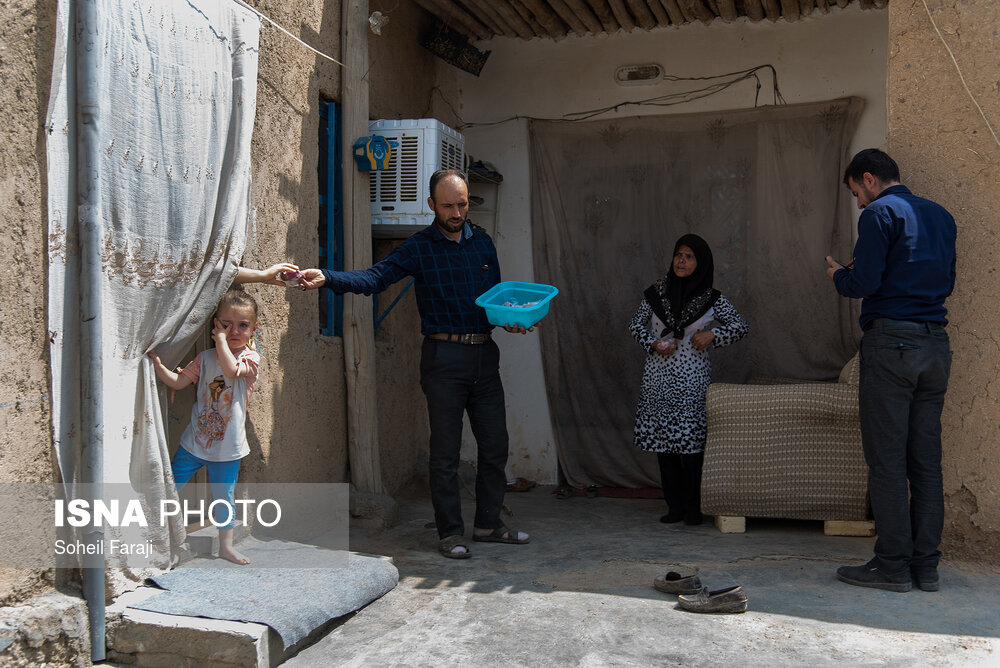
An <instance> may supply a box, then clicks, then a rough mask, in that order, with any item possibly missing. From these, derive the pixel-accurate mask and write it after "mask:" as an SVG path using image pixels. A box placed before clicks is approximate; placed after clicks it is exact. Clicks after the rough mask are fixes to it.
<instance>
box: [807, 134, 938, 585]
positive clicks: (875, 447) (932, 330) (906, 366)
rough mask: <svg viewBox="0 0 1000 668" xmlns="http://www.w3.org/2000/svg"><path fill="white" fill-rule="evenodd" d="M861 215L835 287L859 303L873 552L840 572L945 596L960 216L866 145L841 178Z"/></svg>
mask: <svg viewBox="0 0 1000 668" xmlns="http://www.w3.org/2000/svg"><path fill="white" fill-rule="evenodd" d="M844 183H845V184H846V185H847V187H848V188H850V190H851V192H852V193H853V194H854V196H855V198H857V201H858V208H860V209H862V212H861V217H860V218H859V219H858V241H857V244H856V245H855V247H854V258H853V260H852V261H851V262H849V263H848V264H847V265H844V266H842V265H840V264H838V263H837V262H836V261H834V260H833V258H831V257H827V258H826V261H827V265H828V267H827V271H826V273H827V274H828V275H829V276H830V278H831V279H833V282H834V284H835V285H836V288H837V292H838V293H840V294H841V295H843V296H844V297H852V298H855V299H862V300H863V301H862V302H861V329H862V331H863V332H864V334H863V335H862V338H861V378H860V385H859V389H858V403H859V407H860V416H861V438H862V443H863V447H864V453H865V460H866V461H867V463H868V469H869V493H870V494H871V504H872V514H873V515H874V516H875V529H876V532H877V533H878V538H877V539H876V542H875V557H874V558H873V559H872V560H871V561H869V562H868V563H867V564H864V565H861V566H842V567H840V568H838V569H837V578H838V579H840V580H841V581H843V582H847V583H849V584H853V585H858V586H861V587H876V588H878V589H886V590H889V591H909V590H910V588H911V586H912V583H915V584H916V585H917V586H918V587H919V588H920V589H923V590H925V591H936V590H937V589H938V586H939V585H938V573H937V565H938V561H939V559H940V557H941V552H940V550H939V549H938V546H939V545H940V543H941V530H942V527H943V525H944V491H943V484H942V477H941V410H942V407H943V405H944V396H945V392H946V390H947V389H948V375H949V373H950V370H951V348H950V346H949V343H948V334H947V332H946V331H945V325H947V324H948V320H947V318H946V315H947V309H945V306H944V301H945V299H946V298H947V297H948V295H950V294H951V291H952V288H953V287H954V285H955V236H956V229H955V221H954V219H953V218H952V217H951V214H949V213H948V212H947V211H946V210H945V209H944V208H943V207H941V206H940V205H938V204H935V203H934V202H931V201H930V200H926V199H922V198H920V197H916V196H915V195H913V194H912V193H910V191H909V189H907V188H906V186H903V185H901V184H900V182H899V167H897V165H896V163H895V162H894V161H893V159H892V158H890V157H889V156H888V155H887V154H885V153H883V152H882V151H879V150H878V149H866V150H864V151H861V152H860V153H858V154H857V155H856V156H854V158H853V159H852V160H851V164H850V165H848V167H847V170H846V172H845V173H844Z"/></svg>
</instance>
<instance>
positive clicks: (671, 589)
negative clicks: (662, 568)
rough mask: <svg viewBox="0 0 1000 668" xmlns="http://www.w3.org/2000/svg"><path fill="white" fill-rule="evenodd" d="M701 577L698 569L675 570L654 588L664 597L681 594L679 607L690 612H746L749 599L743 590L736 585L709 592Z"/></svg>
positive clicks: (676, 568) (656, 580) (661, 579)
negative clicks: (665, 595)
mask: <svg viewBox="0 0 1000 668" xmlns="http://www.w3.org/2000/svg"><path fill="white" fill-rule="evenodd" d="M697 573H698V569H697V568H695V567H690V568H686V567H682V566H678V567H675V568H673V569H671V570H669V571H667V573H666V575H664V576H663V577H662V578H656V579H655V580H653V588H654V589H656V591H659V592H663V593H664V594H677V595H678V596H677V603H678V605H680V607H681V609H682V610H687V611H688V612H708V613H735V612H746V609H747V595H746V592H744V591H743V587H741V586H740V585H735V586H732V587H726V588H725V589H716V590H714V591H709V589H708V587H706V586H704V585H703V584H702V583H701V578H699V577H698V575H697Z"/></svg>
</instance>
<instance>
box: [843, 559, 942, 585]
mask: <svg viewBox="0 0 1000 668" xmlns="http://www.w3.org/2000/svg"><path fill="white" fill-rule="evenodd" d="M837 579H838V580H840V581H841V582H846V583H847V584H852V585H855V586H858V587H872V588H873V589H884V590H886V591H897V592H906V591H910V589H912V588H913V585H914V584H915V585H917V588H919V589H921V590H923V591H937V590H938V589H940V587H941V581H940V579H939V578H938V572H937V567H935V566H913V567H911V568H910V571H909V573H902V574H898V573H888V572H886V571H885V570H883V569H882V568H881V567H880V566H879V565H878V560H877V559H872V560H871V561H869V562H868V563H867V564H862V565H860V566H841V567H840V568H838V569H837Z"/></svg>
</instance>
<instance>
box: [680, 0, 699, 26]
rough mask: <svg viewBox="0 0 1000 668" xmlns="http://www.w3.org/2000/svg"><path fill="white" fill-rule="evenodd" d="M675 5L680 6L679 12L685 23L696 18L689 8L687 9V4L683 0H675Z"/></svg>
mask: <svg viewBox="0 0 1000 668" xmlns="http://www.w3.org/2000/svg"><path fill="white" fill-rule="evenodd" d="M677 6H678V7H680V10H681V14H683V15H684V22H685V23H692V22H694V21H695V20H696V19H697V17H696V16H695V15H694V14H692V13H691V10H690V9H688V6H687V5H686V4H685V3H684V0H677Z"/></svg>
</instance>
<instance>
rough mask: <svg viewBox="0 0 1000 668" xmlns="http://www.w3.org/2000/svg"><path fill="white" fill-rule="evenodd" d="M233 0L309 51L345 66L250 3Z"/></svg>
mask: <svg viewBox="0 0 1000 668" xmlns="http://www.w3.org/2000/svg"><path fill="white" fill-rule="evenodd" d="M233 2H235V3H236V4H238V5H240V6H242V7H246V8H247V9H249V10H250V11H251V12H253V13H254V14H256V15H257V16H258V17H260V18H262V19H263V20H265V21H267V22H268V23H270V24H271V25H273V26H274V27H275V28H277V29H278V30H280V31H281V32H283V33H285V34H286V35H288V36H289V37H291V38H292V39H294V40H295V41H296V42H298V43H299V44H301V45H302V46H304V47H306V48H307V49H309V50H310V51H312V52H313V53H315V54H316V55H319V56H322V57H324V58H326V59H327V60H332V61H333V62H335V63H337V64H338V65H340V66H341V67H346V65H344V63H342V62H340V61H339V60H337V59H336V58H334V57H333V56H328V55H326V54H325V53H323V52H322V51H320V50H319V49H316V48H314V47H312V46H309V45H308V44H306V43H305V42H303V41H302V40H301V39H299V38H298V37H296V36H295V35H293V34H292V33H290V32H288V31H287V30H285V29H284V28H282V27H281V26H280V25H278V24H277V23H275V22H274V21H273V20H271V18H270V17H268V16H266V15H265V14H263V13H261V12H260V11H259V10H257V9H255V8H253V7H251V6H250V5H248V4H247V3H245V2H243V0H233Z"/></svg>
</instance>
